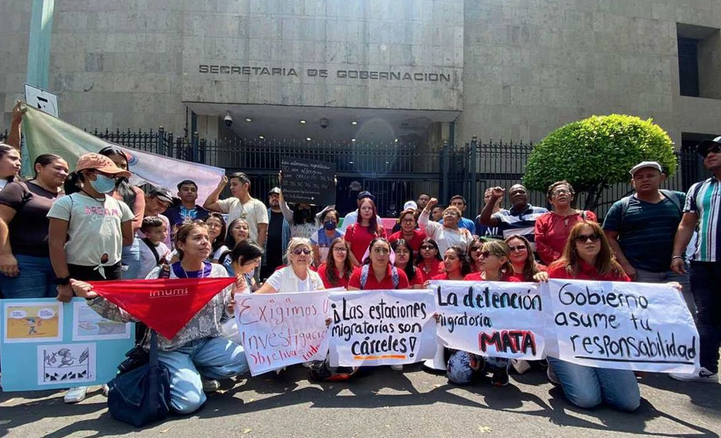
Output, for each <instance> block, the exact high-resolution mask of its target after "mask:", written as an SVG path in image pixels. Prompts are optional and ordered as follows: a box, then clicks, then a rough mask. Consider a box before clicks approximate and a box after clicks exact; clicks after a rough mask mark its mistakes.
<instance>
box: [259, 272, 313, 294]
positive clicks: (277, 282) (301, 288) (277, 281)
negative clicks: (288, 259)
mask: <svg viewBox="0 0 721 438" xmlns="http://www.w3.org/2000/svg"><path fill="white" fill-rule="evenodd" d="M285 269H293V268H291V267H290V266H286V267H285V268H283V269H278V270H277V271H275V272H273V274H272V275H271V276H270V277H268V279H267V280H266V283H269V284H270V285H271V286H273V289H275V290H276V291H278V292H312V291H314V290H315V289H313V283H312V282H311V275H312V274H311V273H310V272H309V273H308V276H307V277H305V280H301V279H300V278H299V279H298V290H282V289H283V287H282V284H283V271H284V270H285ZM311 272H312V271H311Z"/></svg>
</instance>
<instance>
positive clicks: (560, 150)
mask: <svg viewBox="0 0 721 438" xmlns="http://www.w3.org/2000/svg"><path fill="white" fill-rule="evenodd" d="M644 160H651V161H658V162H659V163H660V164H661V166H662V167H663V169H664V172H665V173H666V175H667V176H671V175H673V174H674V173H676V168H677V166H678V162H677V159H676V155H675V154H674V149H673V142H672V141H671V138H670V137H669V136H668V134H667V133H666V131H664V130H663V129H661V127H659V126H658V125H656V124H655V123H653V121H652V119H648V120H641V119H640V118H638V117H634V116H628V115H620V114H611V115H608V116H592V117H589V118H587V119H584V120H580V121H577V122H573V123H569V124H568V125H565V126H562V127H560V128H558V129H556V130H555V131H553V132H552V133H550V134H549V135H548V136H547V137H546V138H544V139H543V140H542V141H541V142H540V143H539V144H538V145H536V146H535V147H534V148H533V151H532V152H531V155H530V157H529V158H528V163H527V165H526V173H525V175H524V177H523V182H524V184H525V185H526V187H528V188H529V189H532V190H540V191H542V192H544V193H545V192H546V189H547V188H548V186H549V185H551V184H552V183H554V182H556V181H560V180H564V179H565V180H567V181H568V182H569V183H571V185H573V188H574V189H575V190H576V192H578V193H579V195H580V192H585V193H586V200H585V203H584V207H583V208H584V209H587V210H594V209H596V207H598V205H599V204H600V202H601V193H602V192H603V190H604V189H605V188H608V187H609V186H611V185H612V184H617V183H624V182H628V181H629V180H630V175H629V174H628V171H629V169H631V168H632V167H633V166H635V165H636V164H638V163H639V162H641V161H644ZM577 197H578V198H580V196H578V195H577Z"/></svg>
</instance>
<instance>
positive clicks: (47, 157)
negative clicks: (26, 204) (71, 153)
mask: <svg viewBox="0 0 721 438" xmlns="http://www.w3.org/2000/svg"><path fill="white" fill-rule="evenodd" d="M57 160H63V161H65V159H64V158H63V157H61V156H60V155H56V154H40V155H38V157H37V158H36V159H35V162H34V163H33V175H34V177H33V179H37V177H38V171H37V170H35V166H37V165H38V164H39V165H41V166H43V167H45V166H47V165H48V164H52V163H53V162H55V161H57Z"/></svg>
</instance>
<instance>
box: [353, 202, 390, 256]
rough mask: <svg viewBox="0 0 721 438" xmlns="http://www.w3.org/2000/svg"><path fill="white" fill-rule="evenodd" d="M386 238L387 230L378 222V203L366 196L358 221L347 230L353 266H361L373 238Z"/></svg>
mask: <svg viewBox="0 0 721 438" xmlns="http://www.w3.org/2000/svg"><path fill="white" fill-rule="evenodd" d="M378 237H382V238H383V239H384V240H385V238H386V230H385V228H383V226H382V225H381V224H379V223H378V219H377V213H376V205H375V204H374V203H373V200H372V199H370V198H364V199H363V200H362V201H361V204H360V205H359V206H358V222H356V223H354V224H353V225H351V226H350V227H348V229H347V230H346V232H345V241H346V242H348V245H350V253H349V254H348V255H349V256H350V261H351V262H352V263H353V266H360V265H361V262H362V261H363V256H364V255H365V253H366V251H367V250H368V246H369V244H370V243H371V241H372V240H374V239H376V238H378Z"/></svg>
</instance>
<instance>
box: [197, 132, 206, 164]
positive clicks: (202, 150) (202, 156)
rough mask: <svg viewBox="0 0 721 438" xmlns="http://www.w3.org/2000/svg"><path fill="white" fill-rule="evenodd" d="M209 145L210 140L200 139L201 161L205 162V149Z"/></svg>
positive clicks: (199, 156)
mask: <svg viewBox="0 0 721 438" xmlns="http://www.w3.org/2000/svg"><path fill="white" fill-rule="evenodd" d="M207 146H208V141H207V140H206V139H204V138H203V139H201V140H200V146H199V148H198V154H199V155H198V158H199V159H200V161H199V162H200V163H205V149H206V147H207Z"/></svg>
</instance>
